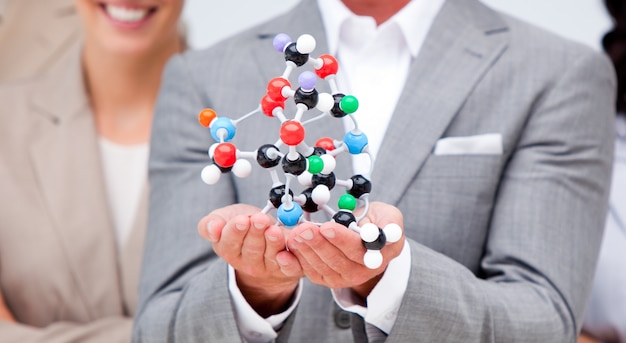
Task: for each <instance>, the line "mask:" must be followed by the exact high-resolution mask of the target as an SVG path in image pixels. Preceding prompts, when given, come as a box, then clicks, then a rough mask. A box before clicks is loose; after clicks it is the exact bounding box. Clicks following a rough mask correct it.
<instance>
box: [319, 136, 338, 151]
mask: <svg viewBox="0 0 626 343" xmlns="http://www.w3.org/2000/svg"><path fill="white" fill-rule="evenodd" d="M315 146H318V147H320V148H323V149H325V150H326V151H331V150H335V143H334V142H333V139H332V138H330V137H322V138H320V139H318V140H317V142H315Z"/></svg>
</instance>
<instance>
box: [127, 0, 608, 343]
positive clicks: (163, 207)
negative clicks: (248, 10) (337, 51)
mask: <svg viewBox="0 0 626 343" xmlns="http://www.w3.org/2000/svg"><path fill="white" fill-rule="evenodd" d="M416 20H417V19H416ZM279 32H286V33H288V34H289V35H291V37H298V36H299V35H300V34H303V33H310V34H312V35H314V36H315V37H316V38H317V40H318V45H317V46H318V48H317V50H316V51H315V52H314V55H318V54H321V53H325V52H326V51H324V49H325V47H326V41H325V37H324V31H323V28H322V24H321V20H320V14H319V11H318V8H317V6H316V2H315V1H313V0H304V1H302V2H301V3H300V4H299V5H298V6H296V8H295V9H293V10H292V11H290V12H289V13H287V14H286V15H283V16H280V17H278V18H275V19H273V20H271V21H269V22H268V23H266V24H263V25H261V26H258V27H255V28H254V29H251V30H249V31H247V32H245V33H242V34H240V35H238V36H236V37H234V38H230V39H228V40H227V41H225V42H223V43H221V44H218V45H217V46H215V47H213V48H210V49H208V50H205V51H201V52H193V53H188V54H185V55H182V56H177V57H175V58H173V60H172V61H171V62H170V63H169V66H168V68H167V69H166V72H165V75H164V81H163V86H162V90H161V95H160V99H159V101H158V105H157V112H156V116H155V122H154V131H153V140H152V155H151V162H150V181H151V190H152V194H151V210H150V215H149V230H148V236H147V242H146V244H147V246H146V252H145V256H144V267H143V271H142V281H141V286H140V310H139V313H138V316H137V317H136V322H135V328H134V336H133V337H134V340H135V341H136V342H161V341H170V342H173V341H176V342H233V341H237V340H239V339H238V338H236V337H238V331H237V330H238V329H237V328H238V327H237V323H236V322H235V319H234V316H233V307H232V305H231V302H230V298H229V293H228V289H227V280H226V278H227V276H226V275H227V274H226V270H227V266H226V264H225V263H224V262H223V261H221V260H220V259H219V257H217V256H216V255H215V254H214V253H213V252H212V250H211V245H210V244H209V243H208V242H206V241H204V240H203V239H201V238H200V237H198V234H197V232H196V227H197V222H198V220H199V219H200V218H201V217H202V216H204V215H206V214H207V213H208V212H209V211H211V210H212V209H215V208H218V207H221V206H224V205H228V204H231V203H234V202H243V203H250V204H254V205H257V206H262V205H263V204H265V201H266V195H267V192H268V190H269V187H270V185H271V181H270V178H269V176H268V175H267V172H265V171H263V170H261V169H260V168H255V169H254V170H253V173H252V174H253V175H251V176H250V177H249V178H246V179H237V178H234V177H232V176H230V175H226V176H225V177H224V179H223V180H221V181H220V182H219V183H218V184H217V185H214V186H210V187H209V186H206V185H204V184H203V183H202V181H201V179H200V177H199V175H200V172H201V170H202V168H203V167H204V166H205V165H207V164H209V163H210V162H209V159H208V156H207V154H206V150H207V148H208V147H209V146H210V145H211V144H212V140H211V138H210V137H209V134H208V132H207V131H206V129H204V128H202V127H201V126H200V125H199V124H198V123H197V119H196V118H197V113H198V112H199V110H201V109H202V108H204V107H212V108H214V109H216V110H217V111H218V113H219V114H220V115H230V116H233V117H238V116H240V115H242V114H244V113H247V112H248V111H249V110H251V109H253V108H255V107H256V106H257V105H258V102H259V100H260V99H261V97H262V96H263V95H264V93H265V86H266V84H267V82H268V80H270V78H272V77H274V76H277V75H281V73H282V70H283V68H284V64H283V62H282V56H281V54H279V53H276V52H275V51H274V50H273V48H272V38H273V36H274V35H275V34H277V33H279ZM340 72H341V71H340ZM614 87H615V81H614V77H613V73H612V69H611V66H610V63H609V62H608V61H607V59H605V58H604V57H602V56H600V55H599V54H597V53H594V52H592V51H590V49H587V48H585V47H582V46H579V45H577V44H574V43H571V42H567V41H564V40H563V39H561V38H558V37H556V36H553V35H551V34H548V33H546V32H544V31H541V30H539V29H536V28H534V27H532V26H529V25H527V24H524V23H522V22H519V21H517V20H515V19H513V18H510V17H508V16H506V15H503V14H500V13H498V12H495V11H493V10H491V9H489V8H487V7H485V6H484V5H482V4H481V3H479V2H478V1H474V0H448V1H447V2H446V4H445V5H444V7H443V9H442V10H441V12H440V13H439V15H438V17H437V18H436V20H435V22H434V24H433V27H432V29H431V31H430V33H429V35H428V37H427V38H426V41H425V42H424V45H423V47H422V50H421V52H420V54H419V56H418V57H417V58H416V59H415V60H414V61H413V62H412V65H411V69H410V75H409V76H408V80H407V83H406V86H405V88H404V91H403V93H402V95H401V97H400V100H399V101H398V105H397V107H396V109H395V112H394V115H393V118H392V122H391V124H390V126H389V128H388V130H387V135H386V137H385V139H384V141H383V143H382V147H381V150H380V152H379V155H378V156H379V157H378V160H377V162H376V165H375V168H374V172H373V177H372V181H373V190H372V193H371V196H370V198H371V199H373V200H379V201H384V202H387V203H390V204H393V205H395V206H397V207H399V208H400V210H402V212H403V215H404V227H405V231H406V236H407V239H408V242H409V244H410V246H411V252H412V265H411V274H410V279H409V284H408V289H407V291H406V294H405V295H404V298H403V301H402V306H401V308H400V310H399V312H398V316H397V320H396V322H395V325H394V327H393V329H392V331H391V333H390V335H389V337H388V339H387V341H388V342H413V341H420V342H568V341H569V342H571V341H573V340H574V339H575V336H576V332H577V331H578V329H579V328H580V325H581V323H580V320H581V315H582V312H583V310H584V304H585V299H586V297H587V295H588V292H589V286H590V281H591V277H592V274H593V268H594V263H595V260H596V255H597V251H598V246H599V242H600V238H601V236H602V228H603V223H604V217H605V213H606V202H607V189H608V187H607V185H608V183H609V179H610V171H611V168H610V166H611V160H612V132H613V130H612V124H613V115H614V114H613V112H614V111H613V100H614V94H613V93H614ZM287 113H293V112H289V111H287ZM356 115H357V116H358V111H357V114H356ZM329 120H332V119H329ZM341 127H342V125H341V124H340V123H337V122H335V123H333V122H330V123H329V122H328V121H320V122H316V123H314V124H311V125H310V126H307V137H313V138H312V139H316V138H318V137H321V136H331V137H334V138H340V137H342V129H341ZM259 128H263V129H259ZM237 129H238V132H237V136H236V139H235V144H237V145H238V146H241V149H243V150H247V149H248V150H253V149H255V148H256V147H258V146H260V145H261V144H262V143H268V142H274V141H275V140H276V139H277V132H278V122H277V121H276V120H272V119H268V118H266V117H264V116H262V115H259V116H256V117H253V118H252V119H249V120H247V121H245V122H242V123H241V124H240V125H239V126H238V128H237ZM486 133H497V134H500V135H501V137H502V148H503V153H502V154H501V155H488V154H475V155H466V154H458V155H435V154H434V153H433V147H434V146H435V144H436V142H437V141H438V140H439V139H440V138H443V137H467V136H475V135H479V134H486ZM347 160H349V158H338V159H337V161H338V166H337V170H336V174H337V175H348V176H349V175H351V173H350V166H349V163H348V161H347ZM338 313H339V315H340V314H341V313H340V312H337V311H336V309H335V306H334V305H333V302H332V299H331V295H330V292H329V290H327V289H324V288H322V287H318V286H314V285H312V284H310V283H307V282H305V289H304V295H303V298H302V301H301V302H300V304H299V306H298V308H297V310H296V313H295V314H294V315H292V316H291V317H290V318H289V320H288V321H287V323H286V325H285V327H283V329H282V330H281V332H280V333H279V338H278V340H279V341H290V342H347V341H352V340H354V341H358V342H361V341H365V336H364V333H363V332H364V331H363V321H362V320H361V319H360V318H358V317H356V316H353V317H352V330H348V329H345V327H346V325H340V321H339V320H337V321H336V320H335V319H337V318H339V317H340V316H336V315H337V314H338Z"/></svg>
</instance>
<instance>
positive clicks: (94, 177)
mask: <svg viewBox="0 0 626 343" xmlns="http://www.w3.org/2000/svg"><path fill="white" fill-rule="evenodd" d="M80 66H81V63H80V54H79V52H78V51H76V52H75V53H74V54H73V55H72V57H71V58H68V59H66V61H65V62H64V63H61V64H60V65H59V66H58V67H57V68H55V69H54V70H53V71H52V73H51V75H50V77H48V78H46V80H45V81H44V82H43V83H42V84H40V85H39V87H38V88H37V89H36V90H35V91H34V93H33V95H32V97H31V99H30V106H31V113H34V115H35V118H33V121H34V123H35V125H34V127H33V137H34V138H33V143H32V145H31V147H30V154H31V158H32V162H33V166H34V169H35V173H36V175H37V178H38V180H39V186H40V188H41V191H42V193H43V199H44V201H45V203H46V206H47V208H48V209H49V211H50V215H51V218H52V221H53V223H51V225H50V227H52V228H53V229H54V230H56V231H57V234H58V236H59V238H60V244H61V245H62V246H63V249H64V251H65V252H66V256H67V262H68V265H69V266H70V269H71V270H72V273H73V275H72V276H73V279H74V280H75V282H76V284H77V287H78V289H79V291H80V293H79V294H77V297H78V298H81V299H82V300H83V302H84V303H86V304H89V306H87V310H88V313H89V315H90V316H91V318H94V316H96V313H94V312H95V309H99V310H103V311H105V312H108V313H111V312H113V313H119V312H121V309H119V308H118V307H119V304H120V303H121V301H120V299H119V294H120V292H119V289H117V288H116V289H111V287H110V285H111V284H113V285H118V284H119V282H117V280H118V274H117V265H116V253H115V251H116V246H115V238H114V234H113V232H112V229H111V228H112V224H111V222H110V216H109V209H108V205H107V200H106V191H105V187H104V182H103V176H102V172H101V170H102V168H101V167H100V163H101V162H100V151H99V147H98V142H97V134H96V132H95V125H94V122H93V116H92V115H91V111H90V110H89V106H88V102H87V96H86V94H85V91H84V87H83V79H82V72H81V68H80ZM103 280H106V282H102V281H103ZM111 280H113V282H111Z"/></svg>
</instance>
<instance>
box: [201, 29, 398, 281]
mask: <svg viewBox="0 0 626 343" xmlns="http://www.w3.org/2000/svg"><path fill="white" fill-rule="evenodd" d="M273 45H274V48H275V49H276V50H277V51H278V52H280V53H282V54H283V55H284V59H285V71H284V72H283V74H282V75H281V76H278V77H275V78H273V79H271V80H270V81H269V82H268V84H267V92H266V94H265V96H264V97H263V98H262V99H261V102H260V105H259V106H258V107H257V108H256V109H254V110H253V111H251V112H250V113H248V114H245V115H243V116H241V117H240V118H238V119H230V118H228V117H223V116H222V117H220V116H218V115H217V113H216V112H215V111H214V110H213V109H209V108H207V109H204V110H202V111H201V112H200V115H199V117H198V120H199V122H200V124H202V126H204V127H207V128H209V131H210V133H211V137H212V138H213V140H215V142H216V143H214V144H212V145H211V147H210V148H209V149H208V152H209V157H210V158H211V160H212V161H213V163H212V164H210V165H208V166H206V167H205V168H204V169H203V170H202V174H201V177H202V180H203V181H204V182H205V183H207V184H209V185H212V184H215V183H217V182H218V181H219V179H220V176H221V174H223V173H227V172H232V173H233V174H235V176H237V177H242V178H243V177H247V176H248V175H250V173H251V171H252V164H251V163H250V162H249V161H248V160H256V162H257V163H258V165H259V166H261V167H262V168H264V169H267V170H268V171H269V172H270V175H271V178H272V182H273V184H272V187H271V189H270V191H269V196H268V200H267V204H266V205H265V207H264V208H263V210H262V212H263V213H269V212H270V211H271V210H273V209H276V216H277V219H278V221H279V222H280V223H281V224H283V225H285V226H288V227H291V226H295V225H297V224H298V223H301V222H311V223H314V222H312V221H311V220H310V215H311V213H314V212H318V211H320V210H321V211H324V212H326V213H327V214H328V215H329V216H330V217H331V218H332V220H333V221H335V222H337V223H339V224H341V225H343V226H345V227H347V228H349V229H352V230H354V231H356V232H358V233H359V234H360V236H361V240H362V242H363V245H364V246H365V248H366V249H367V252H366V253H365V255H364V257H363V262H364V264H365V265H366V266H367V267H368V268H371V269H376V268H378V267H380V266H381V265H382V262H383V258H382V254H381V253H380V250H381V249H382V248H383V247H384V246H385V243H386V242H396V241H398V240H399V239H400V238H401V237H402V230H401V228H400V227H399V226H398V225H397V224H389V225H387V226H385V227H384V228H383V229H381V228H379V227H377V226H376V225H374V224H371V223H368V224H364V225H363V226H359V225H358V224H357V223H358V222H359V221H360V220H361V219H362V218H363V217H365V215H366V214H367V210H368V208H369V199H368V196H369V193H370V191H371V189H372V184H371V182H370V181H369V180H368V179H367V178H365V177H364V176H363V175H353V176H352V177H350V178H348V179H339V178H337V177H336V176H335V173H334V169H335V158H336V157H337V156H338V155H339V154H340V153H342V152H348V153H350V154H363V153H364V154H367V155H368V156H370V161H371V155H370V154H369V148H368V145H367V144H368V140H367V136H366V135H365V134H364V133H363V132H361V131H360V130H359V128H358V123H357V121H356V119H355V118H354V116H353V115H352V114H353V113H355V112H356V111H357V109H358V107H359V102H358V100H357V98H356V97H354V96H351V95H345V94H342V93H340V92H339V91H338V88H337V83H336V80H335V75H336V74H337V71H338V69H339V64H338V63H337V60H336V59H335V58H334V57H333V56H331V55H327V54H326V55H321V56H319V57H317V58H314V57H312V56H311V55H310V54H311V53H312V52H313V50H314V49H315V45H316V42H315V38H313V37H312V36H311V35H308V34H304V35H301V36H300V37H298V39H297V40H296V41H295V42H293V41H292V40H291V38H290V37H289V36H288V35H286V34H278V35H276V36H275V37H274V40H273ZM305 64H312V66H313V70H314V72H312V71H303V72H302V73H300V74H299V76H298V87H297V88H294V87H293V86H292V84H291V82H290V81H289V76H290V75H291V73H292V72H293V71H294V70H297V68H298V67H301V66H303V65H305ZM319 80H323V81H325V82H328V84H329V87H330V89H331V92H332V94H329V93H319V92H318V91H317V90H316V89H315V86H316V84H317V82H318V81H319ZM289 99H293V101H294V102H295V104H296V111H295V114H294V115H293V118H292V119H288V118H287V116H286V115H285V112H284V110H285V103H286V101H287V100H289ZM314 109H317V110H318V111H319V113H318V114H317V115H316V116H315V117H313V118H310V119H308V120H306V121H303V120H302V119H303V117H304V115H305V114H308V113H307V112H309V111H311V110H314ZM259 113H263V114H265V115H266V116H268V117H272V118H276V119H278V120H280V123H281V127H280V131H279V132H278V136H279V139H278V141H277V142H276V143H274V144H264V145H262V146H260V147H258V148H257V149H256V150H254V151H242V150H239V149H238V148H237V147H236V146H235V144H234V143H233V138H234V137H235V135H236V132H237V125H239V123H241V122H242V121H244V120H245V119H246V118H248V117H250V116H252V115H255V114H259ZM346 116H348V117H349V118H350V119H351V120H352V122H353V123H354V129H352V130H350V131H349V132H347V133H346V134H345V135H344V137H343V140H341V141H338V140H334V139H332V138H330V137H322V138H319V139H318V140H317V141H316V142H315V144H314V146H309V145H307V144H306V143H305V138H306V130H305V128H304V127H305V126H306V124H308V123H310V122H312V121H315V120H319V119H323V118H327V117H334V118H343V117H346ZM281 148H283V151H281ZM371 165H372V163H370V166H371ZM370 168H371V167H370ZM281 170H282V173H279V171H281ZM281 175H283V176H284V178H283V179H284V181H281ZM296 182H297V183H299V184H300V185H301V186H302V187H303V188H304V190H303V191H301V192H300V194H298V195H295V194H294V187H293V186H294V184H295V183H296ZM335 187H342V188H344V189H345V194H343V195H341V196H340V197H339V200H338V203H337V207H338V210H334V209H333V208H332V207H331V206H329V205H328V202H329V201H330V198H331V190H333V189H334V188H335ZM357 207H363V211H362V213H361V215H360V216H358V217H356V216H355V215H354V210H355V209H356V208H357ZM315 224H316V225H320V224H319V223H315Z"/></svg>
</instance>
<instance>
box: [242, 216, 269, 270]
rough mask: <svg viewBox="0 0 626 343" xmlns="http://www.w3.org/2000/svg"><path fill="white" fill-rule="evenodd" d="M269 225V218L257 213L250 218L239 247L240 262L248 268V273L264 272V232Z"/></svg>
mask: <svg viewBox="0 0 626 343" xmlns="http://www.w3.org/2000/svg"><path fill="white" fill-rule="evenodd" d="M269 225H270V218H269V216H267V215H265V214H263V213H257V214H254V215H252V216H251V217H250V220H249V229H248V232H247V233H246V237H245V238H244V240H243V244H242V247H241V262H242V265H243V266H247V267H248V268H250V270H249V273H259V272H263V271H265V270H266V263H265V252H266V238H265V230H266V229H267V228H268V227H269Z"/></svg>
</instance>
